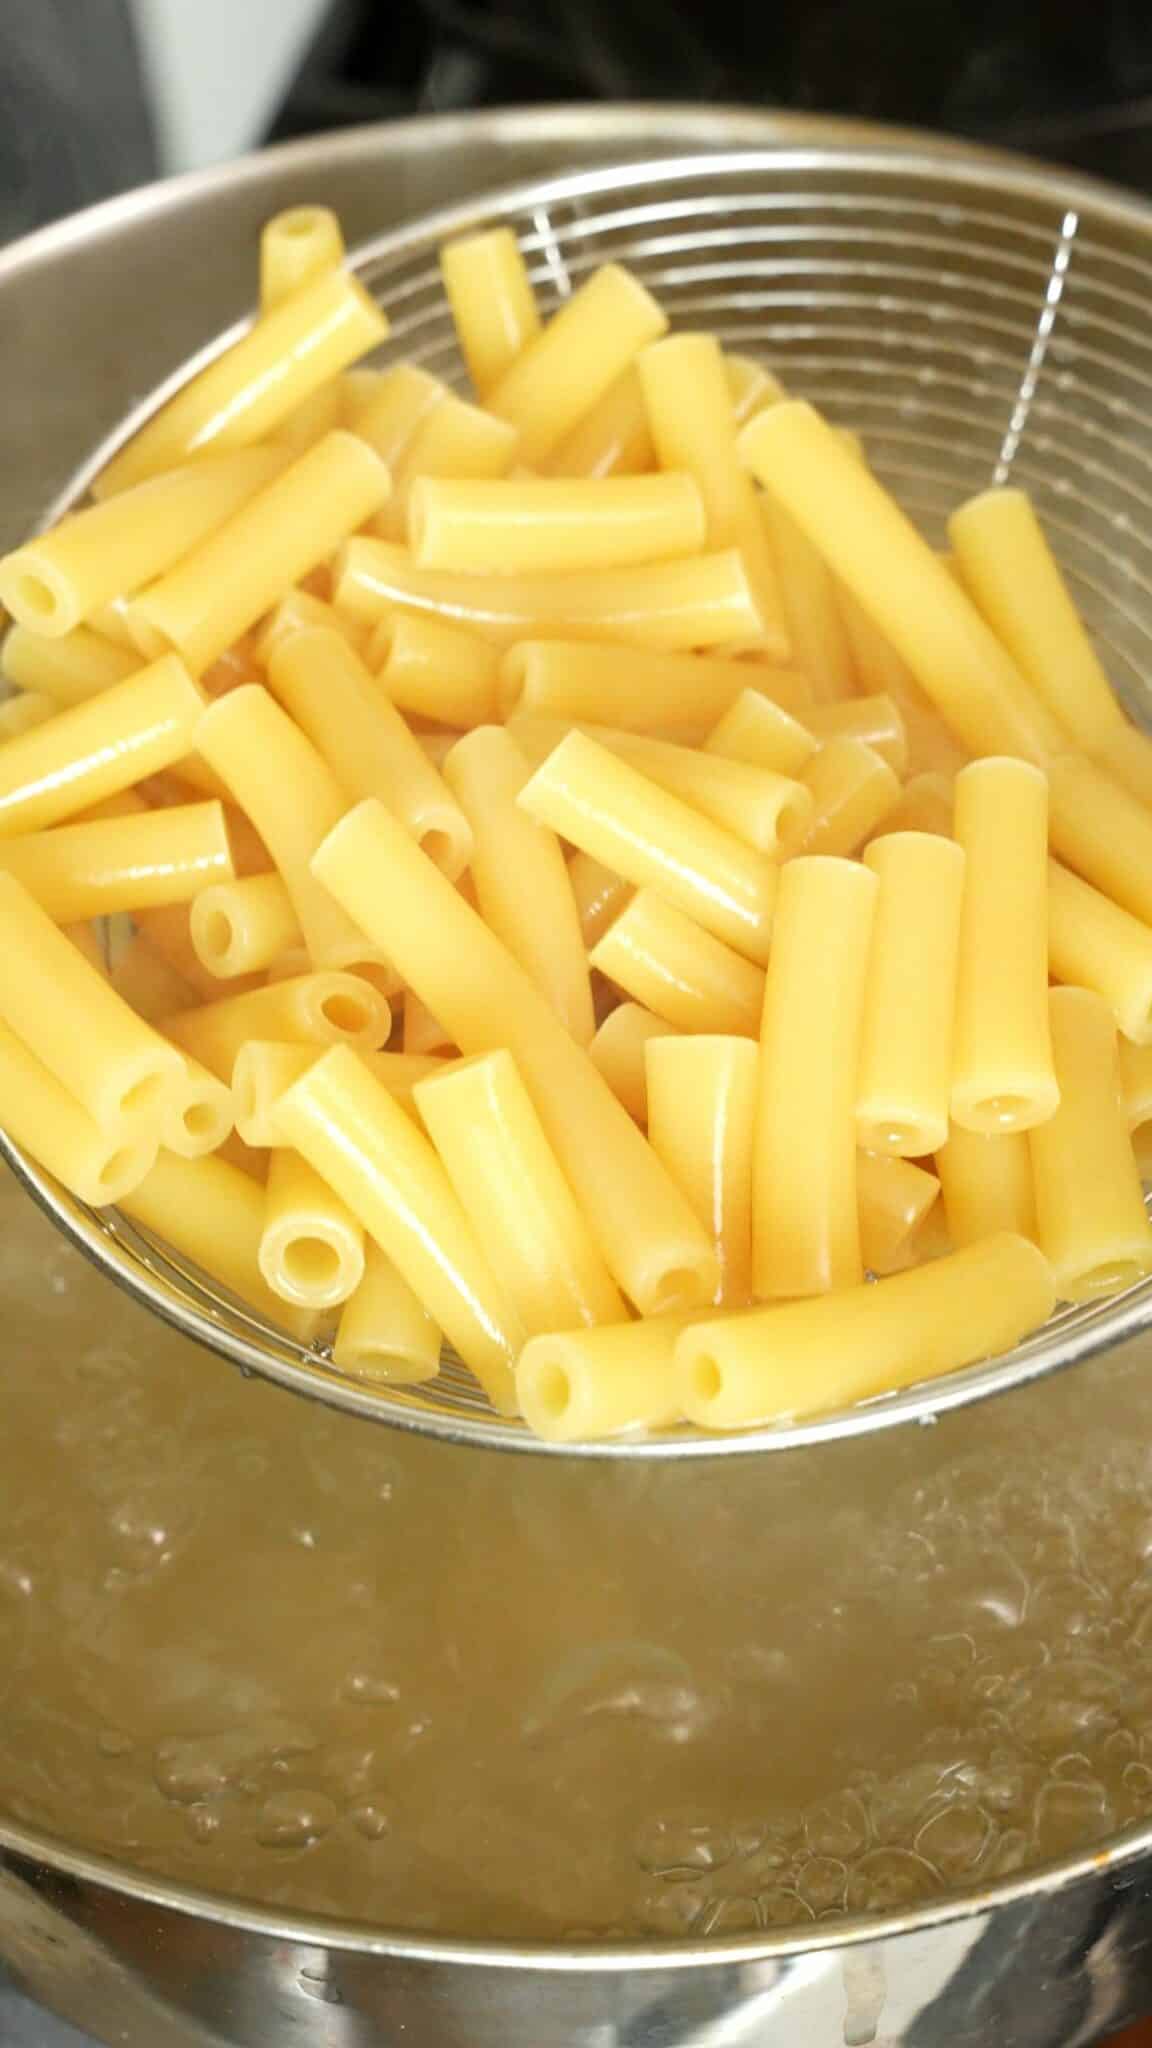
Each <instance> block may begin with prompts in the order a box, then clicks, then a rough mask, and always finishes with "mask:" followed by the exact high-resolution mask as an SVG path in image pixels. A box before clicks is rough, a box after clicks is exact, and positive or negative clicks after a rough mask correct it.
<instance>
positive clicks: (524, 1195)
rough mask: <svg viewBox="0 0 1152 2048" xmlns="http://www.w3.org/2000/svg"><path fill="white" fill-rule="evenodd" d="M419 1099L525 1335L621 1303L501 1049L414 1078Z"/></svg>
mask: <svg viewBox="0 0 1152 2048" xmlns="http://www.w3.org/2000/svg"><path fill="white" fill-rule="evenodd" d="M413 1092H414V1094H415V1097H416V1106H417V1108H418V1109H419V1111H420V1115H421V1116H422V1118H423V1119H424V1123H425V1126H426V1127H427V1130H428V1134H429V1136H430V1137H431V1139H432V1142H433V1144H434V1145H435V1147H436V1150H437V1152H438V1153H439V1154H440V1158H441V1160H442V1161H443V1164H444V1166H445V1168H446V1170H447V1173H448V1178H449V1180H450V1181H451V1183H452V1186H453V1187H454V1189H455V1191H456V1194H457V1197H458V1199H459V1201H460V1204H461V1206H462V1208H463V1210H464V1214H465V1215H466V1216H467V1217H468V1220H469V1222H470V1223H471V1226H472V1228H473V1230H474V1231H475V1233H476V1236H477V1239H478V1240H479V1243H480V1248H481V1250H482V1251H483V1253H484V1255H485V1257H486V1258H487V1260H488V1263H489V1265H490V1266H491V1268H492V1271H493V1272H494V1273H495V1274H496V1276H497V1278H498V1280H499V1281H500V1284H501V1286H502V1287H503V1288H504V1290H505V1292H506V1294H507V1296H508V1298H509V1300H510V1301H511V1302H512V1304H513V1306H514V1307H515V1309H516V1312H517V1314H518V1315H519V1318H520V1321H521V1322H522V1324H523V1326H524V1328H525V1329H526V1330H527V1332H528V1334H529V1336H535V1335H538V1334H542V1333H543V1332H544V1331H547V1330H567V1329H574V1328H577V1327H578V1326H579V1325H580V1324H581V1323H613V1322H626V1321H627V1319H628V1312H627V1310H626V1308H625V1306H624V1303H623V1301H622V1299H621V1297H620V1294H619V1292H618V1291H617V1288H616V1286H615V1285H614V1283H613V1281H612V1279H611V1277H610V1275H609V1272H608V1268H607V1267H606V1265H605V1264H604V1261H603V1259H602V1258H601V1256H600V1253H599V1251H598V1250H597V1247H596V1244H595V1242H594V1240H593V1237H592V1233H591V1231H590V1230H589V1227H588V1224H587V1223H586V1221H585V1219H584V1217H583V1216H582V1215H581V1213H580V1210H579V1208H578V1206H577V1204H576V1200H575V1197H574V1196H573V1194H572V1191H571V1189H570V1188H569V1186H568V1183H567V1181H566V1180H565V1178H564V1175H563V1173H562V1172H561V1170H560V1166H559V1163H558V1161H557V1159H556V1155H555V1153H554V1152H553V1150H552V1148H551V1146H550V1145H549V1143H548V1140H547V1138H546V1137H545V1135H544V1131H543V1129H542V1127H541V1124H540V1120H539V1118H538V1116H537V1115H536V1112H535V1110H534V1109H533V1107H532V1102H531V1099H530V1097H529V1095H528V1091H527V1089H526V1088H525V1086H524V1083H523V1081H522V1080H521V1079H520V1076H519V1074H518V1072H517V1070H516V1063H515V1061H514V1060H513V1058H512V1055H511V1054H510V1053H508V1052H493V1053H485V1054H483V1055H481V1056H480V1057H479V1058H476V1059H470V1060H455V1061H453V1062H452V1063H451V1064H450V1065H448V1066H447V1067H446V1069H445V1070H444V1071H442V1072H441V1073H439V1074H434V1075H431V1076H430V1077H429V1078H428V1079H427V1080H424V1081H417V1083H416V1086H415V1089H414V1091H413Z"/></svg>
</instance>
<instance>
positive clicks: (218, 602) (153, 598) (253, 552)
mask: <svg viewBox="0 0 1152 2048" xmlns="http://www.w3.org/2000/svg"><path fill="white" fill-rule="evenodd" d="M291 303H292V302H291V301H289V304H291ZM390 489H391V481H390V478H389V475H388V471H387V469H386V468H385V466H384V464H383V463H382V462H381V461H380V459H379V457H378V456H377V455H376V454H375V453H374V452H373V450H372V449H371V448H369V447H368V446H367V444H366V442H364V441H361V440H359V439H358V438H357V437H356V435H354V434H349V433H347V432H345V430H344V429H343V428H340V429H339V430H338V431H336V432H335V433H331V434H325V436H324V438H323V440H322V441H318V442H317V443H316V445H315V447H313V448H309V449H307V450H306V451H305V453H304V454H303V455H300V456H298V457H297V458H296V460H295V462H293V463H292V464H291V465H290V466H289V468H287V469H286V470H284V471H283V472H282V473H281V474H280V475H279V476H277V477H275V478H273V480H272V482H271V483H269V484H266V485H265V486H264V488H263V489H262V490H259V491H257V492H256V494H255V496H253V497H251V498H249V499H248V501H247V503H246V504H245V505H243V506H242V507H241V508H240V510H239V511H238V512H235V513H233V515H232V517H231V518H230V519H227V520H225V522H224V523H223V525H221V526H218V527H217V528H216V529H215V531H214V532H213V533H212V534H211V535H210V536H209V538H208V539H207V540H205V541H203V542H202V543H201V545H200V546H199V547H197V548H194V549H193V550H192V552H191V553H190V554H188V555H186V556H185V558H184V560H183V561H181V562H179V563H177V565H176V567H175V568H174V569H171V570H170V571H169V573H168V574H167V575H166V576H162V577H161V578H160V580H159V581H158V582H156V583H153V584H150V585H149V586H148V588H147V589H146V590H144V591H142V592H141V594H140V596H139V597H138V598H136V599H135V601H134V605H133V609H134V612H135V614H136V615H137V616H138V617H139V618H141V619H143V620H144V621H145V623H146V624H148V625H150V626H154V627H155V628H156V630H157V631H158V632H159V633H161V634H162V635H163V636H164V640H165V642H166V643H167V644H168V645H169V646H172V647H175V648H176V649H177V651H178V652H179V653H180V654H181V655H182V656H183V658H184V659H185V661H186V662H187V663H188V666H189V668H190V669H192V670H193V671H194V672H195V673H196V674H200V673H202V672H203V670H204V669H206V668H207V667H208V666H209V665H210V663H212V662H213V661H215V660H216V658H217V656H218V655H221V654H223V652H224V650H225V648H226V647H229V646H231V644H232V642H233V641H234V640H235V639H237V638H238V637H239V635H240V634H241V633H245V632H247V630H248V628H249V627H250V626H253V625H255V623H256V620H257V619H258V618H259V617H260V616H261V614H262V613H263V612H266V611H267V610H268V609H269V607H270V606H272V605H274V604H276V603H277V602H278V600H279V599H280V598H282V597H283V596H284V593H285V591H286V590H287V589H288V588H289V587H290V586H291V585H292V584H294V583H298V582H299V581H300V578H301V577H302V576H304V575H306V573H307V571H308V570H309V569H311V568H313V567H314V566H315V564H316V563H317V562H322V561H324V559H325V558H326V557H327V556H328V555H330V554H332V553H333V552H334V550H335V549H336V548H338V547H339V546H340V543H341V542H342V541H344V540H346V539H347V537H348V535H349V534H350V533H354V532H355V530H356V528H357V527H358V526H362V525H363V524H364V521H365V520H366V519H367V518H369V516H370V515H371V514H372V513H373V512H375V511H377V510H378V509H379V507H380V506H381V505H382V504H383V503H384V501H385V499H386V498H387V496H388V493H389V491H390Z"/></svg>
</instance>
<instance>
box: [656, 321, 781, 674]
mask: <svg viewBox="0 0 1152 2048" xmlns="http://www.w3.org/2000/svg"><path fill="white" fill-rule="evenodd" d="M636 367H637V370H638V371H639V374H640V383H641V387H642V389H643V392H644V403H645V406H646V408H647V412H648V425H649V429H650V431H651V434H652V441H653V445H654V447H655V450H656V455H657V459H658V461H659V463H660V466H661V468H662V469H665V470H686V471H687V472H688V474H689V475H690V476H693V477H694V478H695V479H696V482H697V484H698V485H699V488H700V495H701V497H702V498H703V501H704V511H705V516H706V519H707V532H708V544H709V545H710V546H711V547H714V548H726V547H736V548H739V550H740V552H741V555H742V556H743V559H744V561H745V564H746V566H747V570H748V577H749V581H750V584H751V587H752V589H753V591H754V593H755V596H756V602H757V605H758V607H759V610H760V614H761V627H760V636H759V637H760V638H761V639H762V642H763V645H764V646H765V648H767V649H768V650H769V651H770V652H771V653H772V654H773V655H775V656H776V657H778V658H779V659H781V660H783V659H785V658H786V657H787V654H788V651H789V641H788V634H787V630H786V627H785V625H784V623H783V609H782V602H783V601H782V597H781V592H780V586H779V579H778V577H777V574H776V566H775V562H774V560H773V555H772V549H771V546H770V543H769V540H768V536H767V534H766V532H765V529H764V523H763V520H762V518H761V515H760V508H759V506H758V505H757V503H756V499H755V494H754V492H753V490H752V486H751V484H750V483H749V481H748V478H747V477H746V476H745V474H744V472H743V470H742V469H741V467H740V460H739V456H738V453H737V447H736V419H735V414H734V412H733V410H732V397H731V392H730V390H729V386H728V379H727V376H726V375H725V370H724V359H723V357H722V355H721V353H720V347H719V344H718V342H716V341H714V340H713V339H712V337H711V335H707V334H674V335H671V336H670V337H669V339H668V340H667V341H661V342H658V343H655V344H654V345H653V346H651V347H649V348H646V349H645V350H644V352H643V354H642V355H641V356H639V357H638V359H637V365H636ZM751 637H756V636H751Z"/></svg>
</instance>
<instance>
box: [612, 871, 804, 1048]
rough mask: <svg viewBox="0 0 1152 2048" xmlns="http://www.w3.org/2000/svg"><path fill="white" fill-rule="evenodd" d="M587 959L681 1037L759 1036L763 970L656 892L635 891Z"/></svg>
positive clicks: (762, 997) (648, 890)
mask: <svg viewBox="0 0 1152 2048" xmlns="http://www.w3.org/2000/svg"><path fill="white" fill-rule="evenodd" d="M589 958H590V960H591V963H592V966H593V967H595V968H598V969H599V971H600V973H601V974H604V975H607V977H608V979H609V981H613V982H615V984H616V986H617V988H620V989H623V990H624V992H625V994H626V995H629V996H631V997H633V998H634V999H635V1001H636V1002H638V1003H641V1004H643V1005H644V1007H645V1008H646V1009H649V1010H652V1011H654V1012H655V1014H656V1015H657V1016H658V1017H666V1018H667V1019H668V1021H669V1023H670V1024H674V1025H675V1026H676V1029H677V1030H678V1031H706V1032H720V1033H727V1034H731V1035H734V1036H736V1037H741V1036H743V1037H748V1038H756V1037H758V1036H759V1032H760V1012H761V1010H762V1008H763V1004H764V972H763V969H762V968H760V967H754V966H753V964H752V962H751V961H750V960H745V959H743V958H742V957H741V955H740V954H739V953H734V952H733V951H732V948H731V946H725V945H724V944H723V943H722V941H721V940H719V939H716V938H713V937H712V934H711V933H710V932H706V931H704V930H703V929H702V927H701V926H700V925H698V924H696V923H694V922H693V920H692V919H691V918H690V917H686V916H685V915H684V912H683V911H682V910H677V908H676V906H675V904H673V903H669V902H667V901H666V899H665V898H664V897H663V896H661V895H659V894H658V892H657V891H656V890H655V889H637V891H636V894H635V895H634V896H633V898H632V900H631V902H630V903H628V904H626V905H625V907H624V908H623V909H622V910H621V912H620V914H619V916H618V917H617V918H616V919H615V920H614V922H613V923H612V924H610V925H609V926H608V929H607V930H606V932H605V933H604V935H603V937H602V938H601V939H599V940H598V941H597V943H596V945H595V946H594V947H593V949H592V951H591V953H590V955H589Z"/></svg>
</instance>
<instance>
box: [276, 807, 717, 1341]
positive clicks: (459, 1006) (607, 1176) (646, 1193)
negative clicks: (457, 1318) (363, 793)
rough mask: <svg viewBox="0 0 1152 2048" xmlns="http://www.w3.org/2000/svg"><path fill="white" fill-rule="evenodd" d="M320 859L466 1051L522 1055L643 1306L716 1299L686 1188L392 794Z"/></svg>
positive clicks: (611, 1262) (624, 1278) (574, 1176)
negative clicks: (423, 845) (410, 832)
mask: <svg viewBox="0 0 1152 2048" xmlns="http://www.w3.org/2000/svg"><path fill="white" fill-rule="evenodd" d="M315 869H316V873H317V875H318V877H319V879H320V880H321V881H323V882H324V884H325V886H326V887H327V888H329V889H330V890H331V891H332V894H333V895H334V896H335V897H336V899H337V901H338V902H340V903H342V904H343V906H344V908H345V909H346V910H348V911H349V913H350V914H351V915H353V916H354V917H355V918H356V919H357V920H358V921H359V922H360V923H361V924H362V925H363V927H364V929H365V931H366V932H367V933H368V934H369V936H370V937H373V938H374V939H375V940H376V943H377V944H378V945H380V946H381V947H382V948H383V949H384V950H385V951H386V953H387V954H388V956H389V957H390V958H391V959H392V960H393V961H394V963H395V965H396V967H397V969H398V971H399V973H400V975H401V976H402V978H403V980H404V982H405V983H406V984H407V986H408V987H410V988H414V989H415V990H416V992H417V993H418V994H419V995H420V996H421V997H422V999H423V1000H424V1001H425V1002H426V1003H427V1004H428V1005H429V1007H430V1008H431V1009H432V1011H433V1013H434V1014H435V1015H436V1016H437V1017H439V1018H441V1019H442V1020H443V1022H444V1024H445V1025H446V1026H447V1028H448V1029H449V1030H450V1031H451V1032H452V1035H453V1038H454V1039H455V1041H456V1044H457V1045H458V1046H459V1047H460V1050H461V1052H463V1053H481V1052H495V1051H499V1050H501V1049H502V1048H505V1047H506V1048H507V1049H508V1051H510V1052H511V1054H512V1056H513V1058H514V1059H515V1061H516V1064H517V1067H518V1068H519V1070H520V1074H521V1077H522V1079H523V1081H524V1083H525V1085H526V1087H527V1089H528V1092H529V1095H530V1096H531V1098H532V1101H533V1104H534V1105H535V1109H536V1113H537V1115H538V1116H539V1118H540V1121H541V1123H542V1124H543V1126H544V1129H545V1132H546V1134H547V1136H548V1139H549V1142H550V1143H551V1145H552V1147H553V1149H554V1151H555V1152H556V1156H557V1158H558V1159H559V1161H560V1165H561V1168H562V1170H563V1172H564V1174H565V1175H566V1177H567V1179H568V1181H569V1183H570V1185H571V1187H572V1189H573V1192H574V1193H575V1195H576V1199H577V1201H578V1202H579V1203H580V1206H581V1209H582V1210H583V1213H584V1215H585V1216H586V1217H587V1220H588V1222H589V1223H590V1225H591V1227H592V1229H593V1231H594V1232H595V1234H596V1238H597V1242H598V1244H599V1247H600V1251H601V1255H602V1256H603V1258H604V1260H605V1262H606V1264H607V1266H608V1269H609V1271H610V1272H611V1274H612V1277H613V1279H614V1280H615V1281H616V1282H617V1285H618V1286H619V1287H620V1288H621V1289H622V1290H623V1292H624V1293H625V1294H626V1295H627V1296H628V1297H629V1299H630V1300H632V1301H633V1302H634V1303H635V1304H636V1306H637V1307H638V1308H639V1309H640V1310H641V1312H642V1313H645V1314H656V1313H659V1312H660V1311H662V1310H665V1309H674V1308H681V1307H687V1306H689V1305H690V1304H691V1302H693V1301H700V1300H708V1299H710V1298H711V1296H712V1294H713V1292H714V1290H715V1286H716V1277H715V1259H714V1255H713V1253H712V1249H711V1246H710V1245H709V1244H708V1241H707V1239H706V1238H705V1236H704V1233H703V1232H702V1231H701V1229H700V1227H699V1225H698V1223H697V1222H696V1219H695V1217H694V1216H693V1215H692V1213H691V1211H690V1210H689V1208H688V1206H687V1204H686V1203H685V1202H684V1200H683V1197H682V1196H681V1195H680V1194H679V1193H678V1192H677V1190H676V1189H675V1188H674V1187H673V1186H672V1183H671V1182H670V1181H669V1179H668V1177H667V1175H666V1173H665V1172H664V1169H663V1168H662V1167H661V1166H660V1164H659V1162H658V1161H657V1159H656V1158H655V1156H654V1154H653V1153H652V1151H651V1149H650V1148H649V1146H648V1145H647V1144H646V1142H645V1141H644V1140H643V1139H642V1138H641V1136H640V1135H639V1133H638V1132H637V1130H636V1128H635V1126H634V1125H633V1124H632V1123H631V1121H630V1120H629V1118H628V1117H627V1115H626V1113H625V1112H624V1111H623V1110H622V1109H621V1107H620V1105H619V1103H618V1102H616V1100H615V1099H614V1097H613V1096H612V1094H611V1092H610V1090H609V1089H608V1087H607V1086H606V1085H605V1083H604V1081H603V1080H602V1079H601V1077H600V1075H599V1074H598V1073H597V1071H596V1069H595V1067H594V1066H593V1065H592V1063H591V1060H590V1059H589V1055H588V1053H586V1052H585V1051H584V1050H583V1049H582V1048H581V1047H580V1046H578V1045H577V1044H576V1043H575V1041H574V1040H573V1039H572V1038H571V1037H570V1035H569V1033H568V1032H567V1031H566V1030H565V1029H564V1026H563V1025H562V1024H561V1023H560V1021H559V1019H558V1018H557V1017H556V1015H555V1013H554V1011H553V1010H552V1009H551V1008H550V1007H549V1005H548V1004H547V1002H546V1001H545V1000H544V998H543V997H542V996H541V995H540V994H539V993H538V991H537V990H536V988H535V986H534V985H533V983H532V982H531V981H530V980H529V979H528V977H527V976H526V975H525V974H524V972H523V969H522V968H520V967H519V966H518V965H517V963H516V961H514V960H513V958H512V956H511V954H510V953H509V952H508V951H507V949H506V948H505V947H504V946H502V945H501V944H500V941H499V940H498V939H497V938H496V937H495V936H494V934H493V933H491V932H489V931H488V930H487V928H486V926H485V925H484V924H483V922H482V921H481V919H480V918H479V917H478V916H477V914H476V912H475V911H474V910H473V909H472V908H471V906H470V905H469V904H467V903H466V902H465V901H464V899H463V898H462V897H461V896H460V895H459V894H458V892H457V891H456V890H455V889H454V888H453V887H452V885H451V883H449V882H447V881H445V879H444V877H443V876H442V875H440V874H439V872H438V870H437V869H436V868H435V867H434V866H433V865H432V863H431V862H430V861H429V860H428V859H427V857H426V856H425V855H424V854H422V853H421V852H420V850H419V848H418V847H417V846H416V845H415V843H414V842H413V841H412V840H411V839H410V838H409V837H408V836H407V835H406V834H405V832H404V830H403V827H402V826H400V825H399V824H397V822H396V821H395V820H394V819H393V818H391V817H390V816H389V814H388V812H387V811H385V810H384V808H383V806H382V805H380V804H374V803H368V804H360V805H358V806H357V808H356V809H355V810H354V811H352V812H351V813H350V815H349V816H348V817H347V818H345V819H344V821H343V822H342V824H340V825H339V826H337V828H336V830H335V831H334V832H333V833H331V834H330V836H329V838H328V839H327V841H326V842H325V844H324V846H323V847H322V849H321V851H320V853H319V854H318V855H317V857H316V861H315ZM397 1263H399V1261H397ZM408 1277H411V1276H410V1275H409V1276H408ZM418 1291H419V1290H418ZM433 1313H435V1310H433ZM437 1321H439V1322H443V1319H442V1318H441V1317H440V1316H437ZM444 1327H447V1326H446V1325H444ZM449 1334H451V1332H449Z"/></svg>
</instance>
